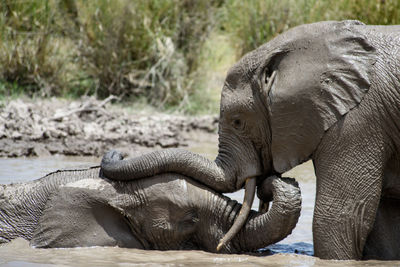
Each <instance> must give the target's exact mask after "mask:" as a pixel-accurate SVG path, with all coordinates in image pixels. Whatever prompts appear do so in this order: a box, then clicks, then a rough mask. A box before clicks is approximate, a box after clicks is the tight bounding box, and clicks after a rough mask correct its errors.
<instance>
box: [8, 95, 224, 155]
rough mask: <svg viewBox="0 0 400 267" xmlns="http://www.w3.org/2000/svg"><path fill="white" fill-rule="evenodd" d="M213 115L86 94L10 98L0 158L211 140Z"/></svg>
mask: <svg viewBox="0 0 400 267" xmlns="http://www.w3.org/2000/svg"><path fill="white" fill-rule="evenodd" d="M217 123H218V118H217V116H211V115H207V116H197V117H188V116H182V115H170V114H160V113H152V114H144V113H143V112H142V111H141V110H131V109H129V108H121V107H119V106H116V105H114V104H111V103H110V101H107V100H106V101H98V100H95V99H93V98H87V99H83V100H79V101H72V102H71V101H66V100H60V99H46V100H43V99H39V100H30V99H29V100H21V99H18V100H12V101H9V102H6V103H4V104H3V105H2V106H1V107H0V157H22V156H48V155H52V154H63V155H76V156H99V157H100V156H102V155H103V154H104V152H105V151H107V150H109V149H112V148H116V149H119V150H121V151H123V152H125V153H126V154H128V155H132V154H135V152H139V151H140V152H142V151H145V150H150V149H152V150H153V149H157V148H167V147H185V146H188V145H189V144H190V143H191V142H196V139H197V138H203V139H204V138H206V139H207V138H216V131H217Z"/></svg>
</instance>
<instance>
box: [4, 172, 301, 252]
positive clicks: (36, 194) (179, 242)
mask: <svg viewBox="0 0 400 267" xmlns="http://www.w3.org/2000/svg"><path fill="white" fill-rule="evenodd" d="M99 173H100V170H99V168H91V169H85V170H74V171H57V172H55V173H51V174H49V175H47V176H45V177H43V178H41V179H38V180H35V181H32V182H28V183H22V184H11V185H2V187H0V243H3V242H8V241H10V240H12V239H14V238H17V237H22V238H25V239H27V240H30V243H31V245H33V246H35V247H39V248H42V247H77V246H80V247H82V246H120V247H131V248H140V249H161V250H167V249H182V250H184V249H202V250H205V251H210V252H215V251H216V247H217V243H218V241H219V240H220V238H222V236H223V235H224V234H225V233H226V231H227V230H228V229H229V227H230V225H231V224H232V222H233V220H234V219H235V217H236V216H237V214H238V211H239V209H240V206H241V205H240V204H238V203H237V202H236V201H233V200H230V199H229V198H228V197H225V196H223V195H221V194H219V193H216V192H215V191H213V190H212V189H209V188H207V187H205V186H204V185H201V184H199V183H197V182H196V181H193V180H192V179H190V178H188V177H185V176H182V175H179V174H160V175H155V176H152V177H149V178H146V179H141V180H135V181H130V182H117V181H110V180H108V179H104V178H101V177H100V176H101V175H100V174H99ZM260 194H264V195H265V196H263V197H264V198H269V197H271V194H272V198H273V200H274V201H273V203H272V206H271V209H270V211H269V212H266V213H259V212H255V211H252V212H251V213H250V216H249V220H248V221H247V223H246V224H245V226H244V227H243V229H242V230H241V231H240V232H239V235H237V236H236V238H235V239H233V240H232V242H231V243H230V244H229V245H228V246H226V247H224V248H223V250H222V252H225V253H227V252H236V253H238V252H246V251H253V250H255V249H258V248H262V247H265V246H267V245H269V244H272V243H275V242H278V241H279V240H281V239H283V238H284V237H286V236H287V235H288V234H290V233H291V231H292V229H293V228H294V226H295V225H296V223H297V220H298V217H299V215H300V208H301V196H300V190H299V188H298V184H297V182H295V181H294V179H291V178H278V177H271V178H269V179H267V180H265V182H264V183H263V185H262V187H261V188H260Z"/></svg>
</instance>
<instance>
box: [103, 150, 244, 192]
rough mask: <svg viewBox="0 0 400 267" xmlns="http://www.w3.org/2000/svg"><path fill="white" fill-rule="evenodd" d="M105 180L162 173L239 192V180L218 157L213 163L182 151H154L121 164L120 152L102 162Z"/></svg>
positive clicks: (227, 190)
mask: <svg viewBox="0 0 400 267" xmlns="http://www.w3.org/2000/svg"><path fill="white" fill-rule="evenodd" d="M101 170H102V173H103V174H104V176H106V177H107V178H110V179H113V180H133V179H139V178H145V177H150V176H153V175H156V174H160V173H167V172H172V173H179V174H183V175H186V176H189V177H192V178H193V179H195V180H196V181H199V182H201V183H203V184H205V185H207V186H208V187H210V188H212V189H214V190H216V191H219V192H233V191H235V190H236V186H237V185H236V177H235V175H234V174H233V170H232V168H227V167H225V164H224V162H223V161H221V160H220V159H219V158H218V157H217V159H216V160H215V161H211V160H209V159H207V158H205V157H203V156H201V155H198V154H195V153H192V152H190V151H186V150H183V149H176V148H173V149H165V150H159V151H154V152H151V153H148V154H145V155H142V156H139V157H136V158H132V159H129V160H122V156H121V154H120V153H119V152H117V151H110V152H108V153H107V154H105V155H104V157H103V159H102V162H101Z"/></svg>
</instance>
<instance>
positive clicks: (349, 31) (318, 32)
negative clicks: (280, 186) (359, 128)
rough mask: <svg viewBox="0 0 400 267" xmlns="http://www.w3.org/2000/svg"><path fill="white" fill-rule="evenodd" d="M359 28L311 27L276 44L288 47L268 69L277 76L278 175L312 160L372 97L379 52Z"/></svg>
mask: <svg viewBox="0 0 400 267" xmlns="http://www.w3.org/2000/svg"><path fill="white" fill-rule="evenodd" d="M359 24H361V23H360V22H355V21H344V22H325V23H315V24H309V25H304V26H300V27H297V28H294V29H293V30H291V31H289V32H287V33H286V34H288V35H289V36H283V37H281V38H280V40H278V41H282V40H283V41H284V42H285V44H284V45H283V47H284V50H285V51H286V53H284V54H282V53H278V54H276V57H277V58H274V59H270V60H269V62H273V66H268V69H270V70H271V69H272V70H274V71H276V77H274V78H275V79H274V82H273V86H272V87H271V90H270V91H269V93H268V98H269V99H268V102H269V103H270V113H271V131H272V144H271V150H272V155H273V165H274V168H275V170H276V171H277V172H279V173H283V172H285V171H287V170H289V169H291V168H292V167H294V166H296V165H298V164H300V163H302V162H304V161H306V160H307V159H309V158H310V156H311V155H312V153H313V152H314V150H315V149H316V147H317V146H318V144H319V142H320V140H321V138H322V137H323V135H324V133H325V131H327V130H328V129H329V128H330V127H331V126H332V125H333V124H334V123H336V122H337V121H338V120H339V119H340V118H342V116H344V115H345V114H346V113H347V112H349V111H350V110H351V109H353V108H355V107H356V106H357V105H358V104H360V102H361V101H362V99H363V97H364V95H365V94H366V93H367V92H368V90H369V88H370V86H371V77H370V76H371V74H370V71H371V69H372V65H373V64H375V61H376V60H375V49H374V47H372V46H371V45H370V44H369V43H368V41H367V39H366V38H365V36H363V35H362V34H361V33H360V32H359V31H358V30H357V27H359V26H357V25H359ZM278 43H279V42H278Z"/></svg>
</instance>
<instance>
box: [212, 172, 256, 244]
mask: <svg viewBox="0 0 400 267" xmlns="http://www.w3.org/2000/svg"><path fill="white" fill-rule="evenodd" d="M244 188H245V191H244V200H243V205H242V208H241V209H240V212H239V215H238V216H237V217H236V220H235V222H234V223H233V225H232V227H231V228H230V229H229V231H228V233H226V234H225V236H224V237H223V238H222V239H221V240H220V241H219V244H218V246H217V251H220V249H221V248H222V247H223V246H224V245H225V244H227V243H228V242H229V241H231V240H232V238H233V237H234V236H235V235H236V234H237V233H238V232H239V231H240V229H241V228H242V227H243V225H244V223H245V222H246V220H247V217H248V216H249V213H250V210H251V206H252V205H253V201H254V195H255V192H256V178H254V177H253V178H247V179H246V185H245V187H244Z"/></svg>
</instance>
